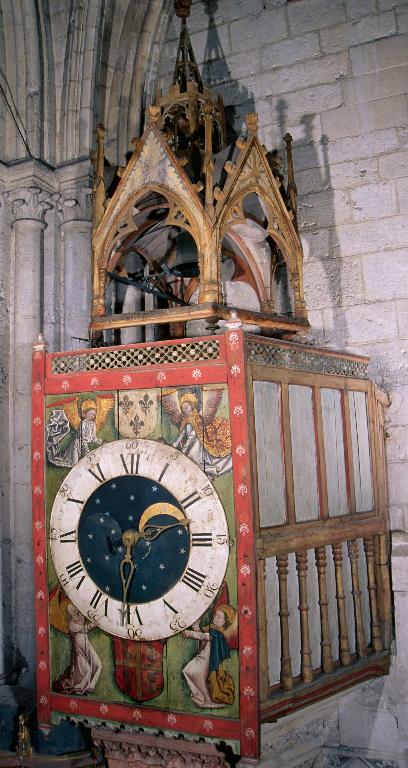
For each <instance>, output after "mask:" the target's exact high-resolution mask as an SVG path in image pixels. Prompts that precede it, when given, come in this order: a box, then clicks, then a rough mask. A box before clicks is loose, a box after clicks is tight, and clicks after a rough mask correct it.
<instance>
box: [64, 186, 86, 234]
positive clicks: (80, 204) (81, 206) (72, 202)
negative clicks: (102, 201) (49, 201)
mask: <svg viewBox="0 0 408 768" xmlns="http://www.w3.org/2000/svg"><path fill="white" fill-rule="evenodd" d="M91 196H92V188H91V187H81V188H79V189H77V188H74V189H66V190H64V191H63V192H62V193H61V195H60V199H59V201H58V203H57V205H56V210H57V213H58V215H59V216H60V218H61V221H62V224H63V225H64V224H68V223H69V222H71V221H87V222H90V221H91V216H92V197H91Z"/></svg>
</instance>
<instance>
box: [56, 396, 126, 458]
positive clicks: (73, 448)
mask: <svg viewBox="0 0 408 768" xmlns="http://www.w3.org/2000/svg"><path fill="white" fill-rule="evenodd" d="M114 402H115V401H114V396H113V395H97V396H96V398H95V399H93V398H88V399H87V400H84V401H83V402H82V403H81V406H80V408H78V395H77V396H75V397H71V398H69V399H66V400H61V401H59V402H57V403H52V405H51V406H48V407H49V408H52V411H51V416H50V418H49V421H48V424H47V426H46V452H47V458H48V461H49V462H50V463H51V464H55V466H57V467H73V466H74V465H75V464H76V463H77V462H78V461H79V460H80V459H81V458H82V457H83V456H85V454H87V453H89V451H91V450H93V449H94V448H97V447H98V445H101V444H102V442H103V441H102V440H101V439H100V438H99V437H98V432H99V430H100V429H102V427H103V425H104V424H105V422H106V420H107V418H108V415H109V412H110V411H111V410H112V408H113V406H114ZM56 406H60V407H59V408H58V407H56ZM68 435H69V439H68V442H66V441H64V438H65V437H67V436H68ZM63 441H64V442H63Z"/></svg>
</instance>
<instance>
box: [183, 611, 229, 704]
mask: <svg viewBox="0 0 408 768" xmlns="http://www.w3.org/2000/svg"><path fill="white" fill-rule="evenodd" d="M235 621H236V611H235V609H234V608H233V607H232V606H231V605H220V606H219V607H218V608H217V609H216V611H215V613H214V616H213V620H212V623H211V624H210V625H209V627H205V628H203V629H201V627H200V624H199V622H196V623H195V624H193V626H192V627H191V629H187V630H185V631H184V632H183V637H184V638H185V639H192V640H198V653H197V655H196V656H194V658H193V659H191V661H189V662H188V664H186V666H185V667H184V668H183V675H184V677H185V680H186V682H187V685H188V687H189V689H190V692H191V700H192V701H193V702H194V704H196V705H197V706H198V707H205V708H211V709H216V708H221V707H225V706H227V705H228V704H232V703H233V701H234V696H235V686H234V681H233V679H232V677H231V675H230V674H229V673H228V672H227V671H226V670H225V669H224V666H223V662H224V660H225V659H229V657H230V649H229V645H228V642H227V638H226V636H225V632H226V631H227V630H228V629H229V628H230V627H232V625H233V624H234V623H235Z"/></svg>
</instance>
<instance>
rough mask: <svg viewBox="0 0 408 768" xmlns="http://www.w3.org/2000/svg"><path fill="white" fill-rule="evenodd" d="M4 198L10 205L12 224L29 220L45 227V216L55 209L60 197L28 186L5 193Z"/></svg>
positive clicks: (39, 188)
mask: <svg viewBox="0 0 408 768" xmlns="http://www.w3.org/2000/svg"><path fill="white" fill-rule="evenodd" d="M3 197H4V199H5V200H6V202H7V203H8V205H9V208H10V212H11V221H12V224H15V223H16V222H17V221H24V220H28V221H36V222H38V223H40V224H41V225H42V226H43V227H45V226H46V224H45V215H46V213H47V211H50V210H51V209H52V208H54V206H55V203H56V199H58V197H59V195H58V194H55V193H50V192H47V191H46V190H45V189H42V188H41V187H37V186H27V187H19V188H17V189H13V190H11V191H10V192H5V193H4V195H3Z"/></svg>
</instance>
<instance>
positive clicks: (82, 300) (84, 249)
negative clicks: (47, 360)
mask: <svg viewBox="0 0 408 768" xmlns="http://www.w3.org/2000/svg"><path fill="white" fill-rule="evenodd" d="M91 193H92V189H91V188H90V187H82V188H80V189H71V190H64V191H63V193H62V195H61V199H60V202H59V204H58V207H57V210H58V213H59V214H60V216H61V219H62V225H61V233H62V240H63V251H64V299H63V317H64V329H63V347H64V349H76V348H78V347H82V346H84V342H81V341H79V340H78V339H87V338H88V326H89V323H90V321H91V305H92V239H91V234H92V223H91Z"/></svg>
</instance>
